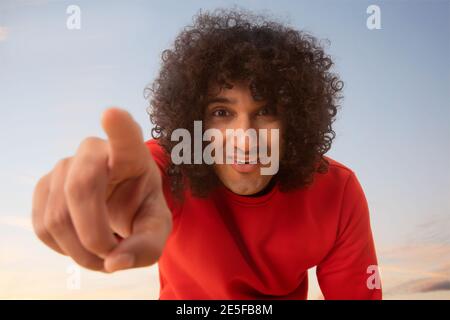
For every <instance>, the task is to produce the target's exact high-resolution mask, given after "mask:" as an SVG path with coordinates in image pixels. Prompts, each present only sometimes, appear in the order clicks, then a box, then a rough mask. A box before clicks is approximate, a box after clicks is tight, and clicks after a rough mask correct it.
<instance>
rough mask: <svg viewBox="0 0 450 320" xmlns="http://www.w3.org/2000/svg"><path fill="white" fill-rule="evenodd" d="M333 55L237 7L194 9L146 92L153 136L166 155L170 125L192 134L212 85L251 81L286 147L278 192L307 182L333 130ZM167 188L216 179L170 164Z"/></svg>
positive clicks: (197, 191) (200, 192)
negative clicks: (276, 109) (275, 109)
mask: <svg viewBox="0 0 450 320" xmlns="http://www.w3.org/2000/svg"><path fill="white" fill-rule="evenodd" d="M333 64H334V63H333V61H332V59H331V58H330V56H329V55H327V54H326V53H325V52H324V49H323V46H322V44H321V43H320V41H318V40H317V39H316V38H315V37H314V36H312V35H310V34H308V33H306V32H303V31H298V30H295V29H293V28H291V27H289V26H287V25H286V24H282V23H279V22H276V21H273V19H268V18H267V17H266V16H262V15H255V14H252V13H250V12H248V11H245V10H242V9H239V10H238V9H217V10H215V11H213V12H202V11H200V12H199V13H198V14H197V15H196V16H195V17H194V21H193V24H192V25H189V26H187V27H185V28H184V29H183V30H182V31H181V33H180V34H179V35H178V36H177V38H176V40H175V42H174V46H173V48H170V49H168V50H165V51H163V53H162V67H161V70H160V73H159V76H158V77H157V79H156V80H155V81H154V83H153V84H152V85H151V86H150V87H148V88H146V90H148V93H149V95H148V96H147V97H149V100H150V107H149V108H148V112H149V115H150V120H151V122H152V123H153V124H154V127H153V129H152V137H153V138H155V139H158V140H159V144H160V145H161V146H162V147H163V148H164V149H165V150H166V151H167V152H168V153H169V154H170V152H171V150H172V147H173V146H174V145H176V144H177V143H178V142H174V141H171V139H170V138H171V134H172V132H173V131H174V130H175V129H177V128H185V129H187V130H189V131H190V132H191V134H192V136H193V123H194V120H203V118H204V112H205V108H206V106H207V98H208V90H209V89H210V88H211V85H212V84H214V85H215V86H218V87H219V88H230V87H231V86H232V85H231V84H230V83H232V82H235V81H246V82H248V83H250V87H251V90H252V91H251V92H252V95H253V97H254V99H255V100H258V99H264V100H268V101H271V102H273V103H275V104H276V105H277V106H280V107H281V108H282V110H283V112H282V113H281V114H280V117H281V121H282V123H283V139H284V142H285V152H284V156H283V157H282V159H280V168H279V171H278V173H277V180H278V181H279V186H280V190H282V191H288V190H291V189H293V188H298V187H302V186H306V185H309V184H311V183H312V181H313V180H314V173H315V172H319V173H326V172H327V171H328V166H329V162H328V160H327V159H326V158H325V157H324V156H323V155H324V154H325V153H326V152H327V151H328V150H329V149H330V147H331V144H332V141H333V139H334V138H335V136H336V134H335V132H334V131H333V129H332V123H333V122H334V120H335V116H336V113H337V109H338V108H339V107H340V106H339V105H338V101H339V100H340V99H341V98H342V96H341V94H340V92H341V90H342V88H343V82H342V81H341V80H340V79H339V76H338V75H337V74H336V73H333V72H331V71H330V69H331V67H332V66H333ZM167 173H168V175H169V176H170V177H171V188H172V192H174V193H175V194H176V195H180V194H182V190H183V188H184V186H185V185H186V184H189V186H190V188H191V191H192V193H193V194H194V195H196V196H206V195H208V193H209V191H210V190H212V189H213V188H214V187H215V186H216V185H217V184H218V183H219V181H218V178H217V176H216V175H215V174H214V172H213V169H212V166H210V165H205V164H202V165H193V164H192V165H189V164H181V165H174V164H171V165H170V166H169V168H168V172H167Z"/></svg>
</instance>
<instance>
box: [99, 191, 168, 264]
mask: <svg viewBox="0 0 450 320" xmlns="http://www.w3.org/2000/svg"><path fill="white" fill-rule="evenodd" d="M171 230H172V215H171V212H170V210H169V208H168V207H167V204H166V201H165V199H164V195H163V193H162V192H158V194H157V195H151V196H149V197H147V199H146V200H145V201H144V202H143V203H142V205H141V207H140V209H139V210H138V213H137V214H136V216H135V218H134V221H133V226H132V232H131V235H130V236H129V237H128V238H126V239H123V240H122V241H121V242H120V243H119V244H118V245H117V246H116V248H114V250H112V251H111V252H110V253H109V254H108V256H107V257H106V258H105V262H104V263H105V264H104V268H105V270H106V271H107V272H114V271H118V270H123V269H130V268H139V267H145V266H149V265H152V264H154V263H156V262H157V261H158V259H159V257H160V256H161V254H162V250H163V248H164V245H165V243H166V240H167V238H168V236H169V234H170V232H171Z"/></svg>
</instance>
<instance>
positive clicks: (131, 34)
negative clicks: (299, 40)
mask: <svg viewBox="0 0 450 320" xmlns="http://www.w3.org/2000/svg"><path fill="white" fill-rule="evenodd" d="M72 4H75V5H78V6H79V7H80V8H81V29H80V30H68V29H67V28H66V19H67V17H68V15H67V14H66V8H67V7H68V6H69V5H72ZM234 4H237V5H238V6H240V7H242V8H246V9H250V10H253V11H255V12H257V13H269V14H271V15H273V16H274V17H276V18H278V19H280V20H282V21H286V22H287V23H289V24H291V25H292V26H294V27H295V28H298V29H302V30H305V31H309V32H311V33H312V34H313V35H315V36H317V37H318V38H320V39H328V40H329V41H330V46H329V47H328V48H327V52H328V53H330V54H331V55H332V57H333V58H334V61H335V63H336V68H335V71H337V72H339V73H340V75H341V78H342V79H343V80H344V82H345V88H344V95H345V98H344V100H343V101H342V109H341V111H340V113H339V114H338V120H337V121H336V123H335V131H336V133H337V139H336V140H335V144H334V145H333V147H332V150H331V151H330V152H329V153H328V155H329V156H330V157H332V158H334V159H335V160H337V161H339V162H342V163H343V164H345V165H347V166H349V167H350V168H352V169H353V170H354V171H355V172H356V174H357V176H358V178H359V180H360V182H361V184H362V186H363V188H364V190H365V192H366V197H367V199H368V202H369V207H370V210H371V215H372V225H373V231H374V235H375V239H376V242H377V246H378V247H379V248H380V251H381V250H384V248H387V249H386V250H387V252H392V251H389V250H394V252H395V250H397V248H402V247H409V248H410V246H411V244H412V245H415V246H416V247H417V246H422V247H423V246H426V245H430V246H435V245H437V246H438V247H439V248H441V247H444V248H447V247H446V246H448V247H450V235H449V233H450V232H449V231H448V230H450V170H449V166H450V161H449V160H450V139H449V138H450V125H449V123H450V2H449V1H444V0H442V1H408V2H406V1H239V2H230V1H46V0H28V1H27V0H17V1H9V0H6V1H5V0H2V1H0V137H1V138H0V150H2V155H1V158H0V181H1V183H0V231H1V236H2V237H8V239H11V241H15V242H17V243H28V242H27V241H29V243H31V240H27V239H31V235H30V232H29V229H27V224H28V222H29V213H30V208H31V195H32V190H33V186H34V184H35V182H36V180H37V179H38V178H39V177H40V176H42V175H43V174H44V173H45V172H47V171H48V170H50V169H51V168H52V166H53V165H54V164H55V163H56V161H57V160H58V159H59V158H62V157H66V156H70V155H71V154H73V153H74V151H75V150H76V147H77V146H78V144H79V143H80V141H81V140H82V139H83V138H85V137H86V136H92V135H95V136H101V137H104V134H103V132H102V131H101V128H100V122H99V120H100V115H101V112H102V110H104V109H105V108H106V107H107V106H111V105H117V106H121V107H123V108H125V109H127V110H128V111H130V112H131V113H132V114H133V116H134V117H135V119H136V120H137V121H138V122H139V123H140V124H141V125H142V127H143V129H144V133H145V136H146V138H149V137H150V128H151V126H150V122H149V120H148V116H147V114H146V107H147V103H146V101H145V99H144V96H143V90H144V88H145V86H146V85H147V84H149V83H151V81H152V80H153V79H154V78H155V76H156V74H157V72H158V68H159V65H160V54H161V52H162V50H164V49H165V48H168V47H169V46H170V45H171V43H172V41H173V40H174V38H175V37H176V34H177V33H178V32H179V31H180V30H181V29H182V27H183V26H185V25H186V24H189V23H190V22H191V19H192V16H193V15H194V14H195V13H197V12H198V10H200V9H203V10H206V9H213V8H217V7H230V6H233V5H234ZM370 4H377V5H379V6H380V9H381V26H382V29H381V30H369V29H368V28H367V27H366V19H367V17H368V14H367V13H366V8H367V7H368V6H369V5H370ZM20 226H22V227H24V230H28V231H18V228H20ZM21 232H23V233H21ZM27 237H28V238H27ZM5 239H6V238H5ZM21 241H23V242H21ZM33 241H34V240H33ZM33 243H34V242H33ZM24 247H26V245H24ZM422 247H421V248H422ZM433 248H434V247H433ZM5 250H6V249H5V248H3V251H0V252H3V253H4V252H10V251H11V250H6V251H5ZM24 250H25V249H24ZM442 255H444V256H445V255H448V257H449V259H450V249H449V250H447V251H445V250H444V252H443V253H442V252H440V254H439V255H436V257H435V258H429V259H430V268H431V266H436V265H439V263H440V262H439V261H440V260H439V261H437V260H436V261H434V260H433V259H439V256H442ZM387 256H388V254H386V257H387ZM0 259H2V256H0ZM416 260H420V256H417V257H416ZM19 261H23V260H20V259H19ZM389 261H391V260H388V258H386V263H388V262H389ZM412 261H415V260H414V259H412ZM1 263H2V260H0V264H1ZM414 263H417V261H415V262H409V264H410V265H413V264H414ZM12 265H13V264H9V266H12ZM0 268H1V267H0Z"/></svg>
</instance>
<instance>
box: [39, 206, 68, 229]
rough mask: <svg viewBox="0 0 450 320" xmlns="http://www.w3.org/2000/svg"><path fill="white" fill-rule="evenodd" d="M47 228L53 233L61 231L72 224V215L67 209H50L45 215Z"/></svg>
mask: <svg viewBox="0 0 450 320" xmlns="http://www.w3.org/2000/svg"><path fill="white" fill-rule="evenodd" d="M44 226H45V229H46V230H48V231H49V232H51V233H55V234H56V233H61V232H64V231H66V230H67V228H69V226H70V215H69V213H68V212H67V210H62V209H57V210H55V209H50V210H48V211H47V213H46V215H45V217H44Z"/></svg>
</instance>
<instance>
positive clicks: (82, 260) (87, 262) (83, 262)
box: [73, 254, 102, 270]
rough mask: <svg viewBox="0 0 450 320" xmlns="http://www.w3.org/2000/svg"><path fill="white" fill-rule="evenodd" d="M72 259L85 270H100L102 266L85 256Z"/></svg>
mask: <svg viewBox="0 0 450 320" xmlns="http://www.w3.org/2000/svg"><path fill="white" fill-rule="evenodd" d="M73 259H74V260H75V262H76V263H78V264H79V265H80V266H82V267H84V268H86V269H90V270H100V269H101V268H102V265H101V264H100V263H99V261H98V260H97V259H95V258H94V257H91V256H89V255H87V254H84V255H81V256H80V257H77V258H73Z"/></svg>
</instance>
